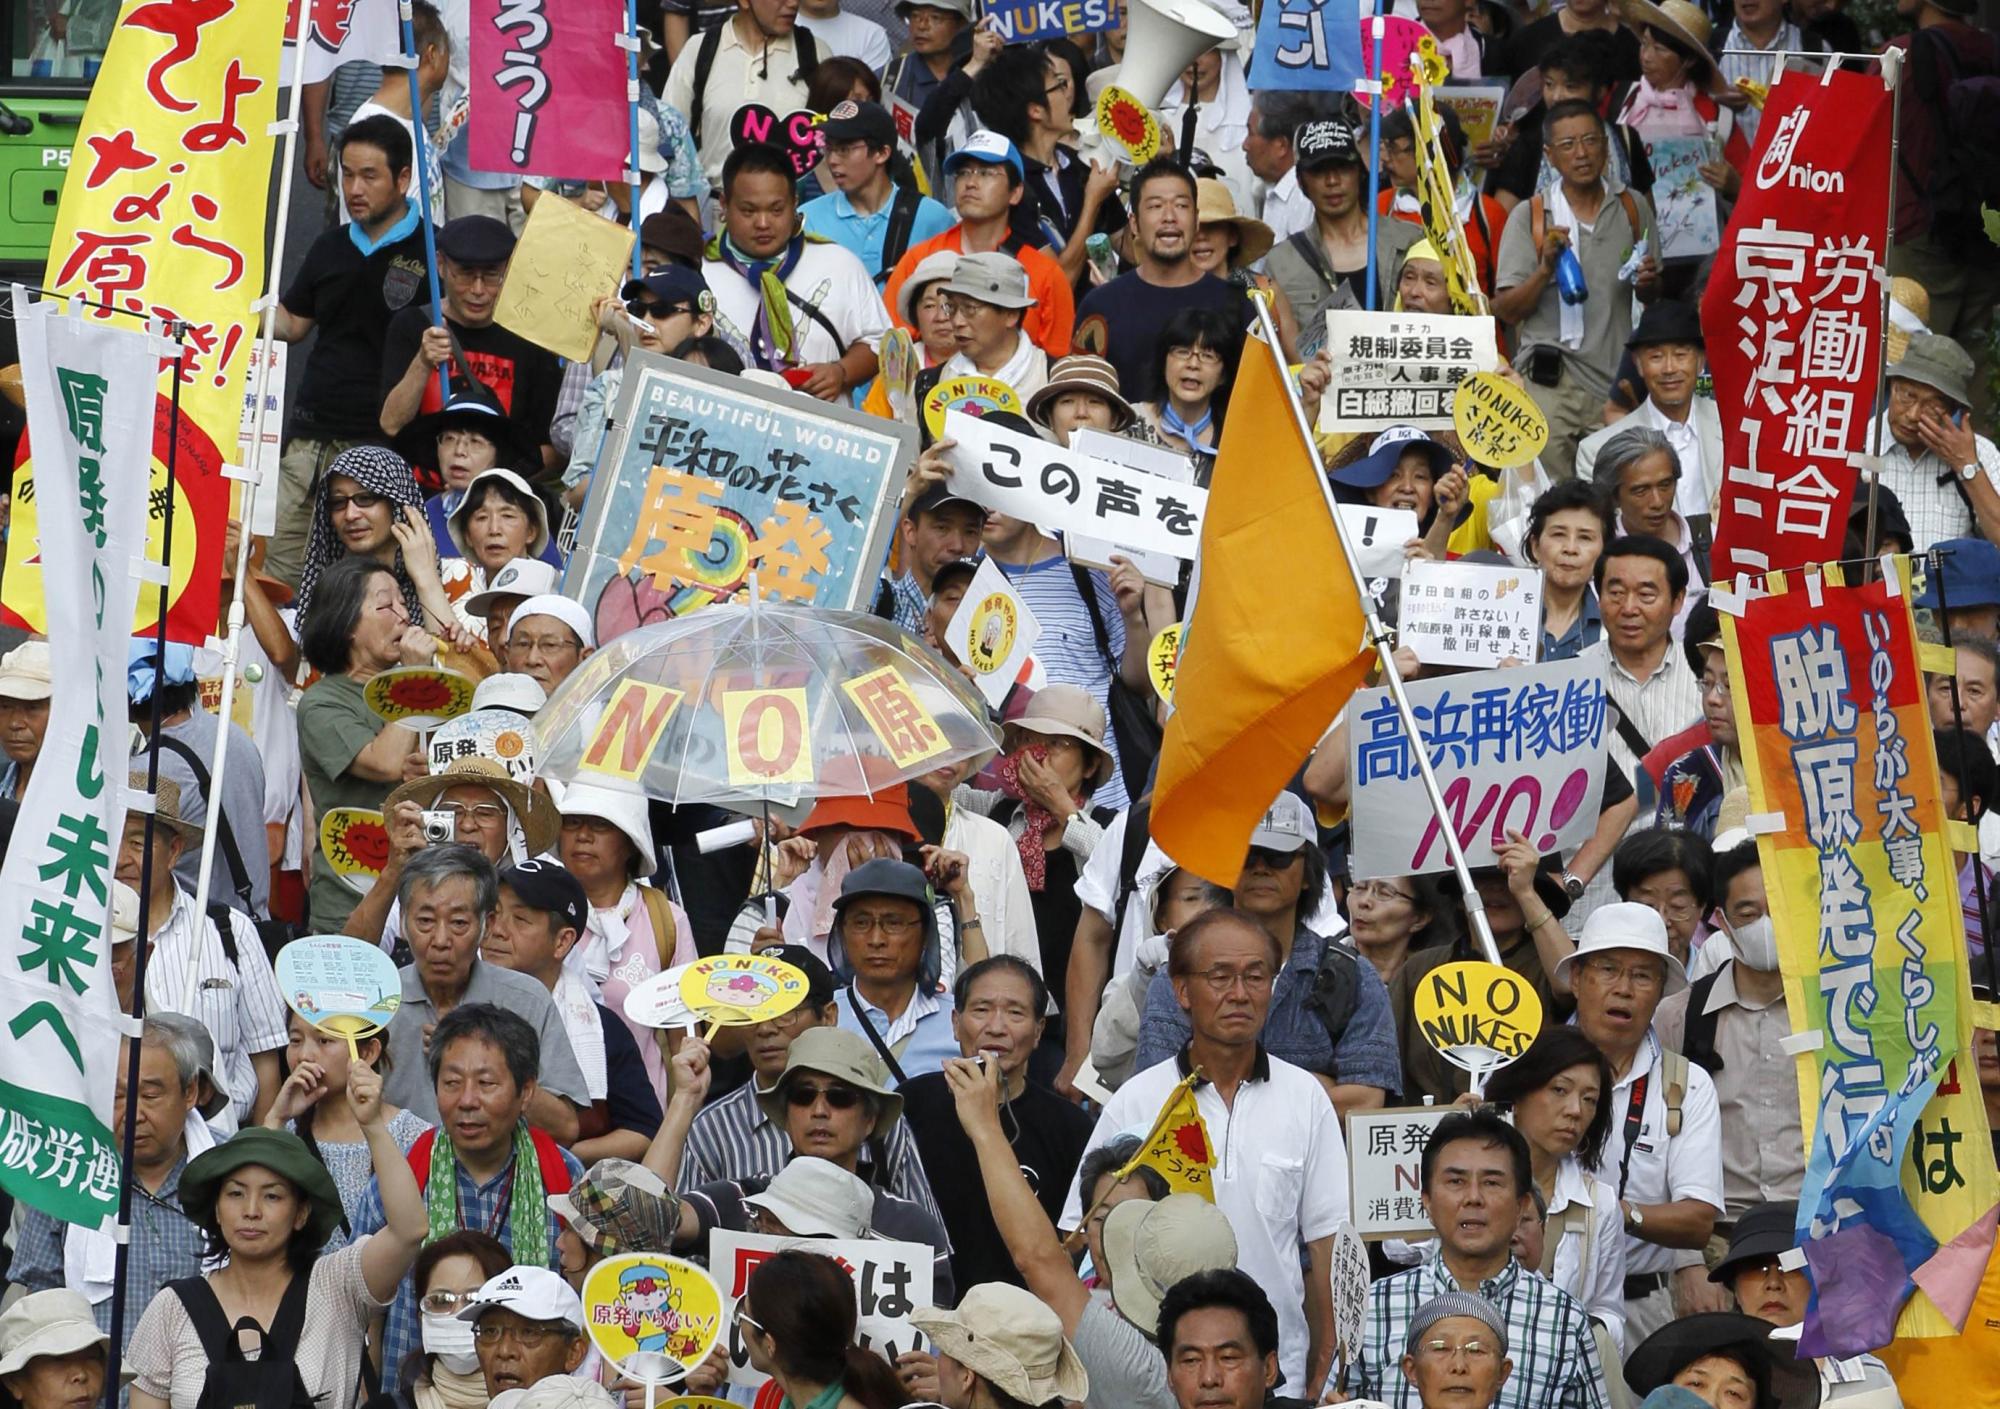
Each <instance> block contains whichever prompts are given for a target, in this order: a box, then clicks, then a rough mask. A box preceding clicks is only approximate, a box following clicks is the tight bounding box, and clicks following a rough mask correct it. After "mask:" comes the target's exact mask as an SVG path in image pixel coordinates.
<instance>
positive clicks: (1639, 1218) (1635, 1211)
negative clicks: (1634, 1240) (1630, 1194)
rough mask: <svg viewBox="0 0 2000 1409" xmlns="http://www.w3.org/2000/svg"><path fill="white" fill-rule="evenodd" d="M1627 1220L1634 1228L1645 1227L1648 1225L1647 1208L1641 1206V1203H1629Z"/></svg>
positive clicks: (1626, 1207) (1626, 1209) (1626, 1211)
mask: <svg viewBox="0 0 2000 1409" xmlns="http://www.w3.org/2000/svg"><path fill="white" fill-rule="evenodd" d="M1625 1221H1626V1222H1627V1223H1629V1224H1631V1225H1632V1226H1633V1227H1634V1228H1643V1227H1645V1226H1646V1213H1645V1210H1644V1209H1642V1208H1640V1207H1639V1205H1637V1204H1635V1203H1627V1204H1626V1205H1625Z"/></svg>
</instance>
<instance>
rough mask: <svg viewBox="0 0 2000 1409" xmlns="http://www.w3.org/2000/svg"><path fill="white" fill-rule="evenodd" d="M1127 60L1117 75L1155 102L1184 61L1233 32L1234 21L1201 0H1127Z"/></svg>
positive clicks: (1140, 95)
mask: <svg viewBox="0 0 2000 1409" xmlns="http://www.w3.org/2000/svg"><path fill="white" fill-rule="evenodd" d="M1125 13H1126V26H1127V27H1126V33H1125V60H1124V62H1123V63H1121V64H1120V65H1119V66H1118V77H1117V79H1116V80H1115V81H1116V82H1117V84H1118V86H1119V87H1120V88H1123V89H1124V90H1125V91H1126V92H1128V93H1130V94H1131V95H1132V96H1133V97H1134V98H1136V99H1138V100H1139V101H1140V102H1141V103H1143V104H1145V105H1146V106H1147V107H1149V108H1157V107H1159V105H1160V101H1161V99H1163V98H1165V97H1166V96H1167V90H1168V89H1170V88H1172V87H1173V86H1174V80H1175V79H1177V78H1179V77H1180V76H1181V74H1182V73H1183V72H1185V71H1186V69H1187V66H1188V65H1189V64H1191V63H1193V62H1194V61H1195V60H1196V59H1198V58H1200V57H1201V56H1202V55H1203V54H1206V53H1207V52H1208V51H1209V50H1210V49H1213V48H1215V46H1216V45H1218V44H1227V43H1229V42H1230V41H1232V40H1234V39H1235V38H1236V25H1235V23H1234V21H1232V20H1231V19H1230V18H1229V17H1228V16H1227V15H1225V14H1223V13H1222V12H1221V11H1220V10H1218V9H1216V8H1215V7H1214V6H1213V5H1208V4H1204V3H1203V0H1126V6H1125Z"/></svg>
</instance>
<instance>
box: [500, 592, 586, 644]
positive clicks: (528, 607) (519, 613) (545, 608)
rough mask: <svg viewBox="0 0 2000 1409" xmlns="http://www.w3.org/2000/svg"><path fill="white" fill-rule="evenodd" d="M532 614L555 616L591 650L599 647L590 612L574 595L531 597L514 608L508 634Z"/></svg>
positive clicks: (547, 593) (549, 593) (558, 594)
mask: <svg viewBox="0 0 2000 1409" xmlns="http://www.w3.org/2000/svg"><path fill="white" fill-rule="evenodd" d="M531 616H549V617H554V618H555V619H556V620H557V621H559V622H561V623H562V624H563V625H564V626H567V627H568V628H569V629H570V630H571V631H574V632H575V633H576V639H577V640H579V641H581V642H583V644H584V645H585V646H586V647H587V648H589V649H591V650H595V649H596V648H597V635H596V633H595V632H594V631H592V630H591V627H590V613H589V612H587V611H585V610H584V609H583V604H582V603H581V602H579V601H577V600H576V598H574V597H565V596H562V595H561V594H560V593H556V592H546V593H544V594H542V595H541V596H539V597H530V598H529V599H528V600H527V601H525V602H523V603H521V605H520V606H518V607H516V608H514V615H513V616H511V617H509V618H508V619H507V631H508V634H510V635H511V634H513V630H514V628H515V627H516V626H518V625H519V624H520V623H522V622H524V621H526V620H527V619H528V618H529V617H531Z"/></svg>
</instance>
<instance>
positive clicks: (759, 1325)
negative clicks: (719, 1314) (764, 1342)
mask: <svg viewBox="0 0 2000 1409" xmlns="http://www.w3.org/2000/svg"><path fill="white" fill-rule="evenodd" d="M736 1319H737V1320H738V1321H740V1322H742V1323H743V1324H744V1325H746V1326H748V1327H749V1328H750V1329H751V1330H753V1331H755V1332H756V1333H757V1334H758V1335H760V1336H768V1335H770V1334H771V1333H770V1332H769V1331H767V1330H765V1329H764V1323H763V1322H762V1321H759V1320H758V1319H757V1318H756V1317H755V1316H752V1315H751V1314H750V1313H749V1312H747V1311H745V1310H744V1309H743V1303H742V1302H740V1301H739V1302H737V1303H736Z"/></svg>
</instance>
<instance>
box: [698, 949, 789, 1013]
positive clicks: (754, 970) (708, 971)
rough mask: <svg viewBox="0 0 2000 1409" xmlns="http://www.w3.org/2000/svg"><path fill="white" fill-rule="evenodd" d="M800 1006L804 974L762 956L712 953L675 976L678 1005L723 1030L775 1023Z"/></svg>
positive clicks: (778, 961) (782, 961)
mask: <svg viewBox="0 0 2000 1409" xmlns="http://www.w3.org/2000/svg"><path fill="white" fill-rule="evenodd" d="M805 1001H806V976H805V974H804V973H803V972H802V971H800V970H799V969H796V968H794V967H793V966H792V965H790V964H787V963H786V962H785V961H784V960H783V959H773V958H771V957H770V956H769V955H766V954H716V955H712V956H711V957H709V958H706V959H698V960H696V961H695V962H694V963H692V964H689V965H688V967H687V972H686V973H684V974H682V975H681V1002H683V1003H685V1004H686V1005H687V1007H688V1009H689V1010H690V1011H691V1012H693V1013H695V1014H697V1015H698V1016H700V1017H702V1018H704V1019H706V1020H707V1021H709V1022H711V1023H720V1024H722V1025H723V1026H724V1027H741V1026H745V1025H747V1024H749V1023H760V1022H768V1021H769V1020H770V1019H772V1018H781V1017H783V1016H784V1015H785V1014H786V1013H789V1012H791V1010H792V1009H794V1008H796V1007H798V1006H799V1004H801V1003H803V1002H805Z"/></svg>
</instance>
